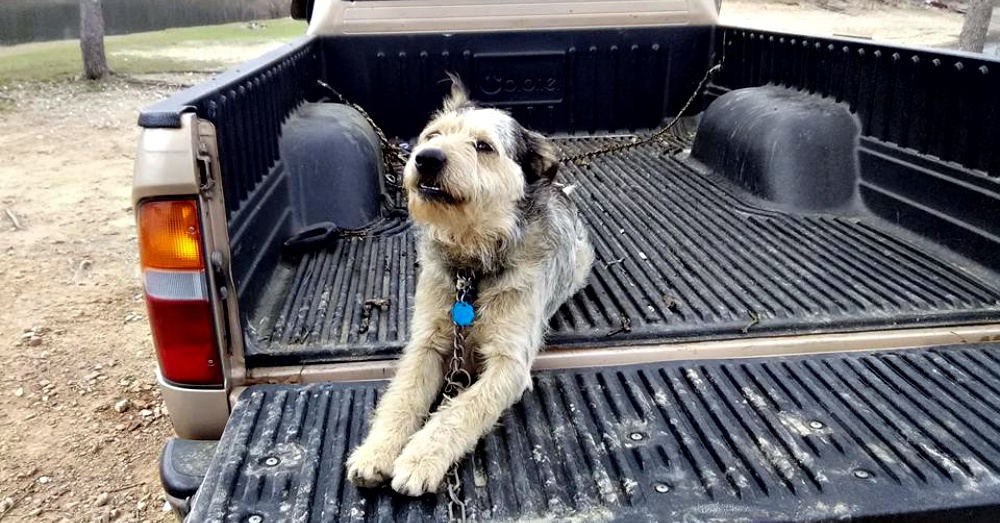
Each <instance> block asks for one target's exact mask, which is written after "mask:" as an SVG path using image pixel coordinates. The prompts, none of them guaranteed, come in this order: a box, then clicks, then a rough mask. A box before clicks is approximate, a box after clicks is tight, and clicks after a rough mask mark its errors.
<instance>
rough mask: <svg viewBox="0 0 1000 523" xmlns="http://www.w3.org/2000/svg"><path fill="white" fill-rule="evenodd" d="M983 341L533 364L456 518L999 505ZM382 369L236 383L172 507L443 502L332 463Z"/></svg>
mask: <svg viewBox="0 0 1000 523" xmlns="http://www.w3.org/2000/svg"><path fill="white" fill-rule="evenodd" d="M998 350H1000V344H993V343H990V344H978V345H963V346H952V347H939V348H933V349H914V350H907V351H893V352H870V353H850V354H848V353H840V354H827V355H812V356H796V357H776V358H759V359H743V360H711V361H705V360H702V361H686V362H670V363H661V364H652V365H642V366H630V367H617V368H602V369H574V370H560V371H547V372H539V373H537V374H536V375H535V377H534V389H533V391H531V392H529V393H527V394H525V396H524V398H523V400H522V401H521V402H520V403H518V404H517V405H516V406H515V407H514V408H513V409H511V410H510V411H509V412H508V413H507V414H506V415H505V416H504V417H503V419H502V420H501V423H500V425H499V426H498V427H497V428H496V429H495V430H494V431H493V432H492V433H491V434H490V435H489V436H487V437H486V438H484V440H483V441H482V442H481V443H480V445H479V447H478V448H477V450H476V451H475V453H474V454H473V455H472V456H471V457H468V458H467V459H465V460H464V461H463V463H462V470H461V473H462V477H463V489H462V490H463V491H462V495H463V497H464V499H465V500H466V502H467V503H468V506H469V519H470V520H473V521H483V520H499V521H511V520H540V519H541V520H546V521H548V520H563V519H565V518H572V520H573V521H609V520H614V521H734V520H738V521H829V520H841V519H851V520H862V521H864V520H875V519H878V520H879V521H885V520H905V521H930V520H934V521H940V520H948V521H951V520H956V519H958V518H959V517H961V518H962V519H963V520H968V521H997V520H998V518H1000V357H998V354H1000V353H998ZM381 385H382V384H381V383H374V382H369V383H348V384H336V383H329V384H315V385H261V386H254V387H251V388H249V389H248V390H246V391H245V392H244V393H243V394H242V396H241V397H240V399H239V401H238V403H237V405H236V407H235V409H234V411H233V414H232V417H231V418H230V421H229V425H228V427H227V428H226V431H225V434H224V435H223V438H222V442H221V443H220V445H219V451H218V452H217V454H216V456H215V458H214V460H213V462H212V464H211V466H210V468H209V472H208V476H207V478H206V480H205V482H204V485H203V486H202V488H201V490H200V492H199V494H198V496H197V498H196V500H195V502H194V507H193V509H192V513H191V515H190V516H189V519H188V520H189V521H199V522H200V521H206V522H215V521H219V522H221V521H248V520H249V521H263V522H273V521H424V520H428V519H430V518H433V519H434V520H446V519H447V502H446V497H445V496H444V495H438V496H436V497H435V496H425V497H424V498H420V499H416V500H414V499H410V498H405V497H402V496H398V495H395V494H394V493H393V492H392V491H391V489H389V488H388V487H383V488H379V489H358V488H356V487H354V486H353V485H351V484H350V483H348V482H346V480H345V474H344V465H343V463H344V459H345V457H346V455H347V453H348V452H349V451H350V450H351V449H352V448H353V447H354V446H355V445H357V444H358V443H359V442H360V441H361V439H362V437H363V436H364V434H365V431H366V420H367V419H368V416H369V414H370V412H371V410H372V407H373V405H374V404H375V401H376V399H377V398H378V395H379V392H380V390H381ZM254 515H257V516H260V518H252V516H254Z"/></svg>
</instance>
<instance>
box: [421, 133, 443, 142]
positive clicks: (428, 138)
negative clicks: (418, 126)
mask: <svg viewBox="0 0 1000 523" xmlns="http://www.w3.org/2000/svg"><path fill="white" fill-rule="evenodd" d="M438 136H441V133H439V132H437V131H434V132H433V133H427V134H426V135H424V141H425V142H426V141H427V140H430V139H432V138H437V137H438Z"/></svg>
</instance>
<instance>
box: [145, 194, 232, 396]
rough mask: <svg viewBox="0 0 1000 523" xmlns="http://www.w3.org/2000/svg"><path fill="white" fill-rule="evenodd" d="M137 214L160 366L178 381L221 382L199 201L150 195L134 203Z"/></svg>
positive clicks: (148, 299)
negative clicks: (155, 199)
mask: <svg viewBox="0 0 1000 523" xmlns="http://www.w3.org/2000/svg"><path fill="white" fill-rule="evenodd" d="M138 216H139V219H138V225H139V236H138V239H139V262H140V264H141V266H142V280H143V288H144V289H145V292H146V307H147V308H148V310H149V324H150V327H151V329H152V331H153V343H154V344H155V345H156V353H157V357H158V358H159V361H160V372H162V373H163V377H164V378H166V379H167V380H169V381H171V382H174V383H177V384H182V385H221V384H222V383H223V376H222V364H221V361H220V359H219V349H218V347H217V344H216V338H215V326H214V322H213V319H212V306H211V303H210V302H209V298H208V282H207V278H206V275H205V256H204V255H203V252H202V238H201V225H200V222H199V220H198V204H197V202H195V201H194V200H169V201H149V202H144V203H142V204H140V205H139V213H138Z"/></svg>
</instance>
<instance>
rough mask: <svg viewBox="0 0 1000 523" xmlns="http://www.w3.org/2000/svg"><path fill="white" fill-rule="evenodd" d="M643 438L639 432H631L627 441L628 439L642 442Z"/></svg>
mask: <svg viewBox="0 0 1000 523" xmlns="http://www.w3.org/2000/svg"><path fill="white" fill-rule="evenodd" d="M645 437H646V436H645V435H643V433H641V432H633V433H631V434H629V435H628V439H630V440H632V441H642V440H643V439H645Z"/></svg>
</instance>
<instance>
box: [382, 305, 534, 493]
mask: <svg viewBox="0 0 1000 523" xmlns="http://www.w3.org/2000/svg"><path fill="white" fill-rule="evenodd" d="M505 294H507V296H503V297H501V298H499V299H498V300H497V301H496V302H494V303H491V304H490V309H491V312H492V313H493V316H494V317H493V318H483V321H482V325H480V326H479V330H478V333H477V338H478V339H480V340H483V341H482V343H483V345H482V346H481V347H480V348H479V350H478V351H477V355H478V356H479V357H480V358H482V367H481V368H482V371H481V373H480V375H479V378H478V380H477V381H476V382H475V383H474V384H473V385H472V386H471V387H469V388H468V389H466V390H465V391H463V392H462V393H460V394H459V395H457V396H456V397H455V398H453V399H451V400H449V401H447V402H446V403H445V404H444V405H442V407H441V408H440V409H438V411H437V412H435V413H434V414H433V415H432V416H431V419H430V420H429V421H428V422H427V424H426V425H425V426H424V428H423V429H421V430H420V432H417V433H416V434H415V435H414V436H413V439H411V440H410V442H409V443H408V444H407V445H406V448H405V449H403V453H402V454H401V455H400V456H399V458H398V459H397V460H396V462H395V463H394V464H393V479H392V488H393V489H395V490H396V491H397V492H399V493H401V494H408V495H410V496H419V495H422V494H424V493H426V492H430V491H434V490H437V488H438V486H439V485H440V484H441V481H442V480H443V479H444V476H445V474H446V473H447V472H448V468H449V467H450V466H451V465H452V463H455V462H456V461H458V460H459V459H461V458H462V456H464V455H465V454H466V453H468V452H470V451H471V450H472V449H473V448H475V446H476V442H477V441H479V438H481V437H482V436H483V435H485V434H486V433H487V432H488V431H489V430H490V429H491V428H493V425H494V424H496V422H497V420H499V419H500V415H501V414H502V413H503V412H504V410H506V409H507V408H508V407H510V406H511V405H513V404H514V403H515V402H517V401H518V400H519V399H520V398H521V395H522V394H523V393H524V391H525V390H526V389H527V388H528V385H529V384H530V382H531V376H530V369H531V362H532V360H533V359H534V356H535V354H536V353H537V351H538V349H539V347H540V346H541V343H542V334H543V328H544V323H543V319H544V318H543V317H544V304H543V303H542V300H540V299H538V297H536V296H528V294H530V293H527V292H514V291H511V292H508V293H505ZM513 295H516V296H513Z"/></svg>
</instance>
